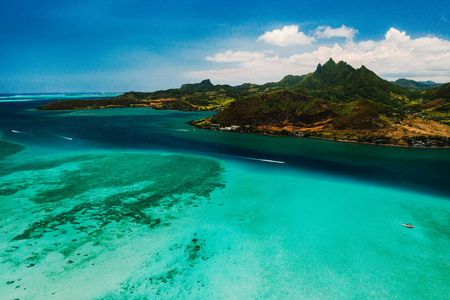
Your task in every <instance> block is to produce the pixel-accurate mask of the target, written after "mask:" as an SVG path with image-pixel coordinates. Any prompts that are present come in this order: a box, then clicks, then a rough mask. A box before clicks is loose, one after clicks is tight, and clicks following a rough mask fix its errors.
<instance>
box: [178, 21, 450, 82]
mask: <svg viewBox="0 0 450 300" xmlns="http://www.w3.org/2000/svg"><path fill="white" fill-rule="evenodd" d="M230 53H231V56H233V54H235V53H238V52H232V51H231V52H230ZM247 53H249V52H247ZM255 53H256V54H255ZM257 53H262V52H254V53H253V54H252V55H250V54H248V55H247V58H250V59H247V60H243V59H242V60H240V61H239V65H238V67H237V68H236V67H235V68H232V69H223V70H210V71H197V72H190V73H186V74H185V77H189V78H196V79H204V78H210V79H212V80H214V81H215V82H226V83H230V84H239V83H243V82H254V83H265V82H267V81H278V80H280V79H281V78H282V77H283V76H285V75H287V74H296V75H302V74H306V73H309V72H312V71H314V70H315V67H316V66H317V64H318V63H324V62H326V61H327V60H328V59H329V58H330V57H331V58H333V59H334V60H335V61H340V60H343V61H345V62H347V63H349V64H350V65H352V66H353V67H355V68H358V67H360V66H361V65H365V66H366V67H368V68H369V69H371V70H373V71H374V72H375V73H377V74H378V75H380V76H381V77H383V78H389V79H392V78H399V77H408V78H412V79H414V78H416V79H417V80H424V79H430V80H434V81H436V82H449V81H450V41H447V40H443V39H439V38H437V37H433V36H426V37H420V38H416V39H413V38H411V37H410V36H408V35H407V34H406V33H405V32H402V31H399V30H397V29H395V28H391V29H389V31H388V32H387V33H386V35H385V37H384V39H382V40H380V41H372V40H366V41H361V42H358V43H355V42H353V41H352V40H347V41H346V42H345V43H342V44H334V45H333V46H324V45H322V46H318V47H317V49H316V50H314V51H312V52H303V53H293V54H291V55H288V56H287V57H280V56H279V55H277V54H276V53H273V54H269V53H266V55H264V56H263V55H257Z"/></svg>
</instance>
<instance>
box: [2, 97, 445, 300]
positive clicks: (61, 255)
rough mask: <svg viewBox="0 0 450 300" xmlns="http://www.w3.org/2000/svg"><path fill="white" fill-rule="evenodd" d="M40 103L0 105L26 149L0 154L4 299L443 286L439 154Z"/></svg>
mask: <svg viewBox="0 0 450 300" xmlns="http://www.w3.org/2000/svg"><path fill="white" fill-rule="evenodd" d="M45 101H47V102H48V100H45ZM45 101H30V102H26V103H25V102H15V103H8V104H5V103H1V102H0V131H1V136H2V138H3V140H6V141H9V142H14V143H17V144H22V145H24V146H26V149H25V150H23V151H21V152H18V153H16V154H12V153H13V152H14V151H12V152H11V151H10V150H8V151H9V152H8V154H11V155H9V156H5V157H4V158H3V159H2V160H0V229H1V233H2V234H1V239H0V249H1V252H0V255H1V257H2V259H1V263H0V294H1V295H2V298H5V299H15V298H20V299H46V298H54V299H124V298H126V299H130V298H131V299H133V298H134V299H143V298H149V299H153V298H161V299H168V298H179V299H230V298H231V299H254V298H258V299H259V298H269V299H270V298H272V299H273V298H276V299H279V298H287V299H304V298H308V299H324V298H332V299H336V298H344V299H345V298H372V299H380V298H381V299H382V298H398V299H412V298H414V299H445V298H446V297H448V295H449V292H450V281H449V278H450V268H449V267H450V257H449V254H448V249H449V246H450V231H449V228H450V218H449V216H450V204H449V203H450V202H449V199H450V198H449V196H450V187H449V186H448V184H447V182H448V175H447V170H448V168H449V167H450V161H449V153H450V152H449V151H448V150H439V149H400V148H391V147H375V146H368V145H356V144H345V143H335V142H328V141H320V140H309V139H293V138H275V137H265V136H258V135H245V134H236V133H226V132H217V131H206V130H195V129H194V128H192V127H190V126H189V125H187V124H185V122H186V121H188V120H190V119H196V118H200V117H204V116H207V115H208V114H209V113H182V112H173V111H152V110H149V109H140V108H137V109H113V110H101V111H100V110H91V111H74V112H38V111H33V110H32V109H31V108H33V107H36V106H39V104H41V103H45ZM1 145H2V148H3V149H6V148H7V147H16V146H14V145H9V144H6V143H2V144H1ZM8 149H9V148H8ZM18 150H20V149H18ZM5 153H6V150H5ZM277 162H283V163H277ZM405 222H409V223H412V224H414V226H415V227H414V228H413V229H408V228H405V227H403V226H401V224H402V223H405ZM3 295H4V296H3Z"/></svg>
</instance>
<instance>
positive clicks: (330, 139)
mask: <svg viewBox="0 0 450 300" xmlns="http://www.w3.org/2000/svg"><path fill="white" fill-rule="evenodd" d="M187 124H189V125H191V126H193V127H195V128H199V129H205V130H211V131H218V130H217V129H211V128H206V127H201V126H196V125H194V124H192V123H191V122H188V123H187ZM227 131H228V132H232V133H242V134H256V135H265V136H271V137H281V138H307V139H308V138H310V139H316V140H324V141H330V142H341V143H353V144H363V145H370V146H384V147H396V148H406V149H408V148H409V149H450V146H442V147H435V146H430V147H426V146H411V145H408V146H406V145H398V144H381V143H380V144H376V143H369V142H358V141H355V140H345V139H333V138H326V137H318V136H294V135H281V134H271V133H267V132H242V131H234V130H227Z"/></svg>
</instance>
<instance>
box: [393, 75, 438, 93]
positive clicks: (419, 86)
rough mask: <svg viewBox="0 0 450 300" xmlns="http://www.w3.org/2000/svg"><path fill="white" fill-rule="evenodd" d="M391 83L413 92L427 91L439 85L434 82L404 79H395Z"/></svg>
mask: <svg viewBox="0 0 450 300" xmlns="http://www.w3.org/2000/svg"><path fill="white" fill-rule="evenodd" d="M392 83H393V84H396V85H399V86H401V87H404V88H407V89H410V90H415V91H424V90H429V89H432V88H434V87H437V86H439V85H440V84H439V83H436V82H434V81H414V80H411V79H405V78H400V79H397V80H396V81H392Z"/></svg>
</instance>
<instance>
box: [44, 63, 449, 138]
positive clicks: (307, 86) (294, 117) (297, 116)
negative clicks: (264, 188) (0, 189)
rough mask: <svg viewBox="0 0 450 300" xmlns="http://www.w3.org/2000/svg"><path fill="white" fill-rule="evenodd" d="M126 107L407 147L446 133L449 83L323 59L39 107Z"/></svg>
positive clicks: (248, 128) (240, 127) (238, 127)
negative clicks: (262, 77) (275, 78)
mask: <svg viewBox="0 0 450 300" xmlns="http://www.w3.org/2000/svg"><path fill="white" fill-rule="evenodd" d="M433 86H434V87H433ZM134 106H148V107H151V108H153V109H171V110H184V111H201V110H205V111H218V113H217V114H216V115H214V116H213V117H211V118H209V119H206V120H198V121H193V122H192V124H193V125H195V126H199V127H203V128H210V127H211V126H212V125H214V124H220V127H221V129H223V127H224V126H225V127H228V126H234V127H233V129H232V130H234V131H244V132H259V133H270V134H274V135H297V136H298V135H301V136H315V137H321V138H332V139H343V140H355V141H364V142H374V143H387V144H392V143H395V140H396V141H397V142H400V139H401V140H402V141H403V142H404V144H410V143H411V142H410V140H409V139H411V137H410V136H412V134H413V133H415V134H417V133H421V134H422V135H423V136H429V135H430V134H431V133H432V132H433V133H436V132H438V133H439V132H440V134H437V135H438V136H447V134H448V133H447V131H448V128H447V126H445V125H442V124H449V123H450V83H447V84H443V85H437V84H436V83H434V82H415V81H412V80H407V79H399V80H397V81H396V82H394V83H393V82H389V81H387V80H384V79H382V78H380V77H378V76H377V75H376V74H375V73H374V72H372V71H370V70H369V69H367V68H366V67H365V66H362V67H361V68H359V69H355V68H353V67H352V66H350V65H348V64H347V63H345V62H343V61H341V62H338V63H335V62H334V61H333V60H332V59H330V60H328V61H327V62H326V63H325V64H324V65H321V64H319V65H318V66H317V68H316V70H315V71H314V72H312V73H309V74H306V75H302V76H296V75H287V76H285V77H284V78H283V79H282V80H280V81H279V82H270V83H266V84H263V85H256V84H251V83H244V84H242V85H240V86H234V87H233V86H230V85H214V84H212V83H211V81H210V80H203V81H202V82H200V83H194V84H183V85H182V86H181V87H180V88H178V89H169V90H162V91H156V92H151V93H143V92H128V93H125V94H123V95H120V96H117V97H115V98H112V99H104V100H68V101H54V102H52V103H49V104H47V105H45V106H43V107H41V108H39V109H50V110H55V109H58V110H64V109H90V108H113V107H134ZM425 121H430V122H434V121H437V122H439V123H426V122H425ZM439 124H441V125H439ZM439 126H444V127H439ZM424 128H425V129H424ZM227 130H228V129H227ZM441 131H442V132H441ZM389 132H391V133H389ZM392 132H395V134H393V133H392ZM402 134H403V136H402ZM449 134H450V132H449ZM394 135H397V136H396V138H394ZM399 136H401V138H399ZM419 136H420V135H419ZM435 140H437V139H435ZM403 142H402V143H403ZM413 144H414V143H413Z"/></svg>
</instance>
